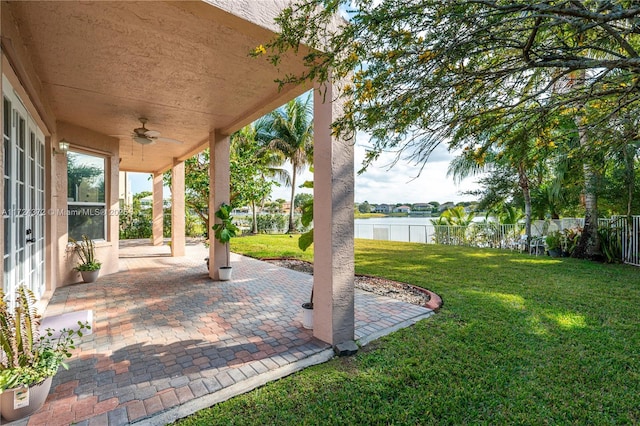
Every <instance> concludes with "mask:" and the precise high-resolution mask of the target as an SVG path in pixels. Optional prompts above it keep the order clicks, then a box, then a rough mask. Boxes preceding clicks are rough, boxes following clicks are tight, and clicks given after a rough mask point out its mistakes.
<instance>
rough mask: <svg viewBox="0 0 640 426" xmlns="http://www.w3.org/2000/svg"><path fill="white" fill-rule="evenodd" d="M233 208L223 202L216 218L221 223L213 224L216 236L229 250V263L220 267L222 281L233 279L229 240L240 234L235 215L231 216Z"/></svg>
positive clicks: (219, 273)
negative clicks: (235, 222) (235, 223)
mask: <svg viewBox="0 0 640 426" xmlns="http://www.w3.org/2000/svg"><path fill="white" fill-rule="evenodd" d="M232 210H233V208H232V207H231V206H230V205H228V204H226V203H222V204H221V205H220V208H219V209H218V210H217V211H216V213H215V215H216V218H217V219H219V220H220V222H219V223H216V224H214V225H213V227H212V228H213V231H214V236H215V238H216V240H218V241H219V242H220V243H221V244H224V245H225V249H226V252H227V264H226V266H221V267H220V268H219V269H218V277H219V278H220V281H229V280H230V279H231V272H232V269H231V261H230V257H231V254H230V252H229V241H231V238H233V237H235V236H236V235H237V234H238V231H239V229H238V227H237V226H236V225H234V224H233V217H232V216H231V211H232Z"/></svg>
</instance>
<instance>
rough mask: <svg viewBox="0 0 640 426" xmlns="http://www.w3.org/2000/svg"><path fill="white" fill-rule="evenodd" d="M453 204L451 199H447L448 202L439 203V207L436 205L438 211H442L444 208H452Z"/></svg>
mask: <svg viewBox="0 0 640 426" xmlns="http://www.w3.org/2000/svg"><path fill="white" fill-rule="evenodd" d="M455 206H456V205H455V204H453V203H452V202H451V201H449V202H448V203H444V204H440V207H438V211H439V212H443V211H445V210H448V209H452V208H454V207H455Z"/></svg>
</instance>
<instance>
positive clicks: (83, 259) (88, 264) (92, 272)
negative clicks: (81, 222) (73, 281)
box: [69, 235, 102, 283]
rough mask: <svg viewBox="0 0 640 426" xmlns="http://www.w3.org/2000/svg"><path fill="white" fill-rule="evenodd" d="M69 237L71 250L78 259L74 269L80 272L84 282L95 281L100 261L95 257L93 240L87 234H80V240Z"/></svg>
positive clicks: (98, 272) (98, 273)
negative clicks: (71, 245)
mask: <svg viewBox="0 0 640 426" xmlns="http://www.w3.org/2000/svg"><path fill="white" fill-rule="evenodd" d="M69 239H70V240H71V243H72V244H73V251H74V252H75V253H76V255H77V256H78V258H79V260H80V262H79V263H78V264H77V265H76V267H75V268H74V269H75V270H76V271H78V272H80V275H82V280H83V281H84V282H85V283H92V282H95V281H96V280H97V279H98V275H100V267H101V266H102V263H100V261H98V260H97V259H96V246H95V244H94V243H93V240H91V238H89V237H88V236H87V235H82V241H76V240H74V239H73V238H69Z"/></svg>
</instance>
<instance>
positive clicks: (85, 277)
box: [80, 269, 100, 283]
mask: <svg viewBox="0 0 640 426" xmlns="http://www.w3.org/2000/svg"><path fill="white" fill-rule="evenodd" d="M80 275H82V281H84V282H85V283H94V282H96V280H97V279H98V275H100V269H96V270H95V271H80Z"/></svg>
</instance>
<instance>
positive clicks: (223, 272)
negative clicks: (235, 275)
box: [218, 266, 233, 281]
mask: <svg viewBox="0 0 640 426" xmlns="http://www.w3.org/2000/svg"><path fill="white" fill-rule="evenodd" d="M232 271H233V268H232V267H231V266H221V267H220V268H218V277H219V278H220V281H229V280H230V279H231V272H232Z"/></svg>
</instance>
